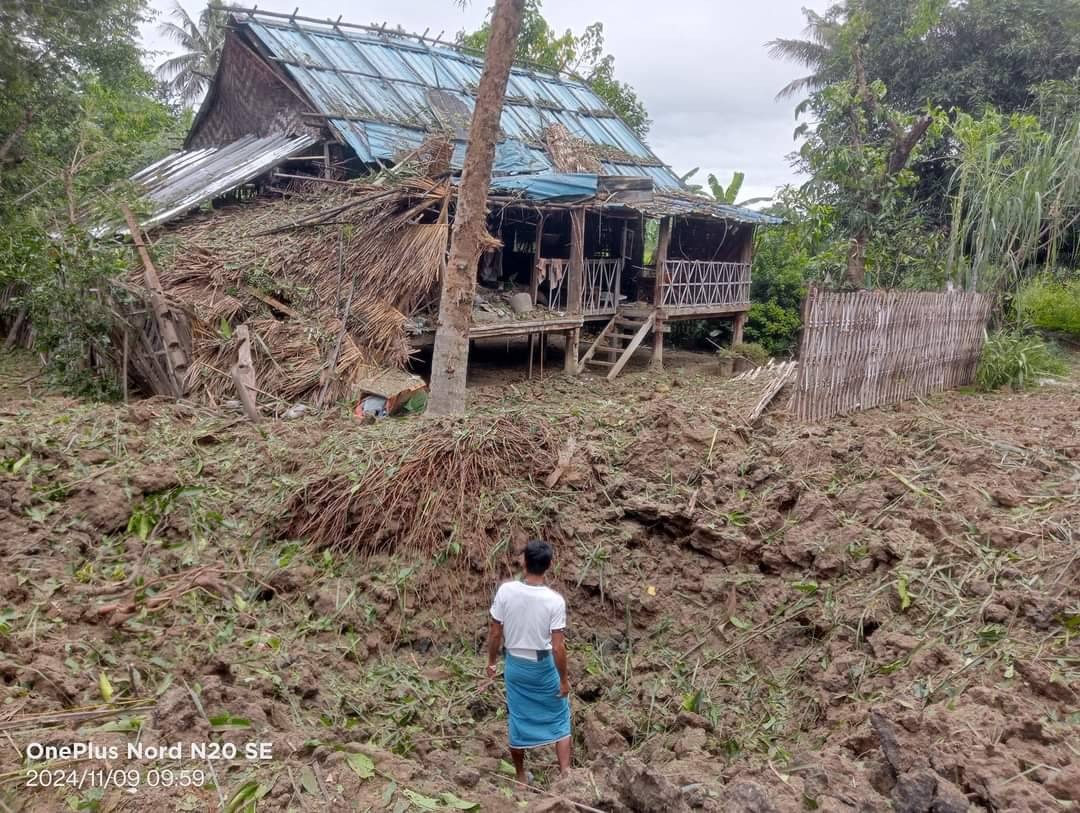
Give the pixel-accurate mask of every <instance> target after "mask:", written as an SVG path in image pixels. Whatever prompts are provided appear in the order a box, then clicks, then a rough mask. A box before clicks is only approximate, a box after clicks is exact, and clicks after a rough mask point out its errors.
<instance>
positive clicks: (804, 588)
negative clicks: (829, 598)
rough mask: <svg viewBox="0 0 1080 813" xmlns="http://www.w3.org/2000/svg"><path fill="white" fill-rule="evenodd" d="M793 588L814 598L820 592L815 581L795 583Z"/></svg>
mask: <svg viewBox="0 0 1080 813" xmlns="http://www.w3.org/2000/svg"><path fill="white" fill-rule="evenodd" d="M791 586H792V587H794V588H795V589H796V590H798V591H799V592H800V593H806V595H808V596H812V595H814V593H816V592H817V591H818V583H817V582H813V581H811V582H795V583H793V584H792V585H791Z"/></svg>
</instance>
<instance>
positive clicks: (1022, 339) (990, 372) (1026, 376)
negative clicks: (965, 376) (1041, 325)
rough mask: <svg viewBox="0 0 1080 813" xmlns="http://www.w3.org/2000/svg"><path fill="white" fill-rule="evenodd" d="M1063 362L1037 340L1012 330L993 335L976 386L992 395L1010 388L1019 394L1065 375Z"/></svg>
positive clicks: (987, 343)
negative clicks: (1023, 390) (1044, 381)
mask: <svg viewBox="0 0 1080 813" xmlns="http://www.w3.org/2000/svg"><path fill="white" fill-rule="evenodd" d="M1066 370H1067V367H1066V365H1065V362H1064V361H1063V360H1062V359H1061V358H1060V356H1058V355H1057V353H1056V352H1055V350H1054V348H1053V347H1052V346H1050V345H1048V344H1047V343H1046V342H1045V341H1043V339H1041V338H1040V337H1038V336H1035V335H1031V334H1025V333H1021V332H1019V331H1014V330H1002V331H999V332H997V333H995V334H993V335H992V336H991V337H990V338H989V339H988V340H987V342H986V346H985V347H984V348H983V354H982V359H981V360H980V361H979V369H978V372H976V374H975V384H976V386H978V387H979V388H980V389H982V390H986V391H991V390H997V389H1001V388H1002V387H1005V386H1009V387H1012V388H1013V389H1017V390H1022V389H1024V388H1026V387H1033V386H1035V385H1036V384H1037V383H1038V382H1039V379H1041V378H1050V377H1055V376H1060V375H1064V374H1065V372H1066Z"/></svg>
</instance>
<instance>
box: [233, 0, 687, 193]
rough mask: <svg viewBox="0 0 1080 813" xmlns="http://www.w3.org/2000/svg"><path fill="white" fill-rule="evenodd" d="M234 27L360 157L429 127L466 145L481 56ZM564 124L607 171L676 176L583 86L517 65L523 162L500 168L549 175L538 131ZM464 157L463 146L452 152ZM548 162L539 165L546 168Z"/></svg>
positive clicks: (409, 41) (365, 36) (509, 128)
mask: <svg viewBox="0 0 1080 813" xmlns="http://www.w3.org/2000/svg"><path fill="white" fill-rule="evenodd" d="M233 19H234V24H236V25H238V26H239V27H241V28H242V29H244V30H246V31H247V32H248V33H249V34H250V35H251V36H252V37H254V38H255V39H256V40H257V41H258V42H259V43H261V45H262V46H263V48H264V49H265V51H266V52H267V53H269V55H270V56H271V58H272V59H273V60H275V61H276V62H278V63H279V64H280V65H282V66H283V67H284V69H285V70H286V71H287V73H288V74H289V75H290V76H291V77H292V78H293V79H294V80H295V81H296V83H297V84H298V85H299V86H300V88H301V89H302V90H303V91H304V93H305V94H307V96H308V97H309V98H310V99H311V101H312V102H313V103H314V105H315V107H316V109H317V110H318V111H319V113H320V114H321V115H323V116H325V117H326V118H327V120H328V121H329V123H330V124H331V126H332V127H333V128H334V129H335V130H336V131H337V132H338V133H339V134H340V136H341V138H342V139H343V140H344V141H346V142H347V143H348V144H349V146H350V147H352V148H353V150H354V151H355V152H356V154H357V155H358V156H359V157H360V159H361V160H363V161H366V162H375V161H388V160H392V159H393V158H394V156H395V155H398V154H399V153H401V152H402V151H407V150H410V149H415V148H416V147H418V146H419V145H420V143H421V142H422V141H423V139H424V137H425V136H426V135H427V134H428V133H430V132H450V133H453V134H455V136H456V137H457V139H458V140H459V141H460V142H463V141H464V139H465V136H466V133H467V127H468V122H469V120H470V119H471V117H472V111H473V106H474V104H475V91H476V87H477V85H478V84H479V82H480V73H481V71H482V69H483V59H481V58H480V57H479V56H476V55H473V54H471V53H468V52H465V51H462V50H460V49H457V48H453V47H450V46H445V45H442V44H435V43H432V42H431V41H430V40H427V39H424V38H423V37H413V36H409V35H403V34H397V33H394V32H392V31H388V32H381V31H369V30H364V29H354V28H345V27H343V26H338V25H335V24H334V23H332V22H330V21H327V23H326V24H317V23H312V22H301V21H298V20H294V19H289V18H287V17H283V15H266V14H260V13H259V12H258V11H237V12H236V13H235V14H234V17H233ZM553 124H562V125H564V126H565V127H566V129H567V130H568V131H569V132H570V134H571V135H573V136H576V137H577V138H580V139H582V140H583V141H585V142H586V143H588V144H590V145H593V146H596V147H599V148H601V152H602V157H603V160H604V162H605V172H607V173H608V174H613V175H632V176H642V175H648V176H650V177H652V178H653V179H654V181H655V182H656V183H657V185H658V186H660V187H663V188H670V189H679V188H682V184H681V182H680V181H679V179H678V178H677V177H676V176H675V175H674V174H673V173H672V172H671V170H670V169H669V168H668V167H667V166H665V165H664V164H663V162H662V161H660V160H659V159H658V158H657V157H656V156H655V155H654V154H653V152H652V151H651V150H650V149H649V148H648V147H647V146H646V145H645V144H644V143H643V142H642V141H641V139H640V138H638V137H637V135H635V134H634V132H633V131H632V130H631V129H630V128H629V127H628V126H627V125H626V124H625V123H624V122H623V121H622V120H621V119H619V118H618V117H617V116H616V115H615V114H614V113H612V112H611V111H610V110H609V109H608V107H607V106H606V105H605V104H604V102H603V101H602V100H601V99H600V98H599V97H598V96H597V95H596V94H595V93H593V92H592V90H590V89H589V88H588V87H587V86H586V85H585V84H584V83H583V82H581V81H579V80H576V79H571V78H568V77H565V76H562V75H558V74H555V73H549V72H545V71H541V70H532V69H529V68H526V67H523V66H520V65H518V66H515V67H514V69H513V71H512V73H511V75H510V80H509V84H508V86H507V90H506V102H505V104H504V106H503V111H502V119H501V128H502V132H503V135H504V139H505V141H504V142H503V143H504V144H506V143H508V142H517V143H518V144H519V145H520V147H521V148H522V154H527V155H529V160H528V161H523V162H521V164H520V166H519V165H517V164H514V163H510V164H508V165H507V166H503V167H499V169H500V170H501V171H502V172H503V173H504V174H515V173H518V172H521V173H525V172H536V171H538V170H540V171H551V170H552V167H551V166H550V162H549V161H548V160H547V157H546V155H545V154H544V150H543V140H544V138H543V134H544V130H545V129H546V128H547V127H549V126H551V125H553ZM457 153H458V155H457V158H458V160H460V158H461V153H462V151H461V150H457ZM545 164H546V166H544V165H545Z"/></svg>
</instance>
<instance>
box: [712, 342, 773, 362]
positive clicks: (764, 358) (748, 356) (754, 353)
mask: <svg viewBox="0 0 1080 813" xmlns="http://www.w3.org/2000/svg"><path fill="white" fill-rule="evenodd" d="M717 355H718V356H720V358H722V359H742V360H743V361H747V362H749V363H750V364H752V365H754V366H755V367H761V366H762V365H764V364H767V363H768V361H769V355H770V354H769V351H768V350H766V349H765V348H764V347H762V346H761V345H760V344H755V343H754V342H739V343H738V344H736V345H733V346H731V347H724V348H722V349H721V350H719V351H718V353H717Z"/></svg>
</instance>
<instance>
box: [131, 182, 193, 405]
mask: <svg viewBox="0 0 1080 813" xmlns="http://www.w3.org/2000/svg"><path fill="white" fill-rule="evenodd" d="M120 211H122V212H123V213H124V219H125V220H126V221H127V227H128V231H129V232H131V240H132V242H133V243H135V249H136V250H137V251H138V252H139V258H140V259H141V260H142V264H143V272H144V273H143V279H144V280H145V282H146V290H147V291H148V292H149V294H150V306H151V308H152V309H153V311H154V318H155V319H156V320H157V326H158V331H159V332H160V333H161V340H162V341H163V342H165V359H166V362H167V363H168V365H169V374H170V376H171V377H172V379H173V388H174V394H175V395H176V397H177V398H181V397H183V395H184V393H185V392H186V391H187V372H188V357H187V353H185V352H184V346H183V345H182V344H181V343H180V334H179V333H178V332H177V330H176V322H175V321H174V319H173V314H172V311H171V310H170V309H169V305H168V303H167V302H166V301H165V291H164V290H163V289H162V287H161V279H160V278H159V277H158V273H157V269H156V268H154V261H153V260H151V259H150V252H149V251H148V250H147V248H146V242H145V241H144V240H143V234H142V229H140V228H139V223H138V221H136V220H135V215H134V214H132V212H131V209H129V208H128V206H127V204H125V203H122V204H120Z"/></svg>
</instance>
